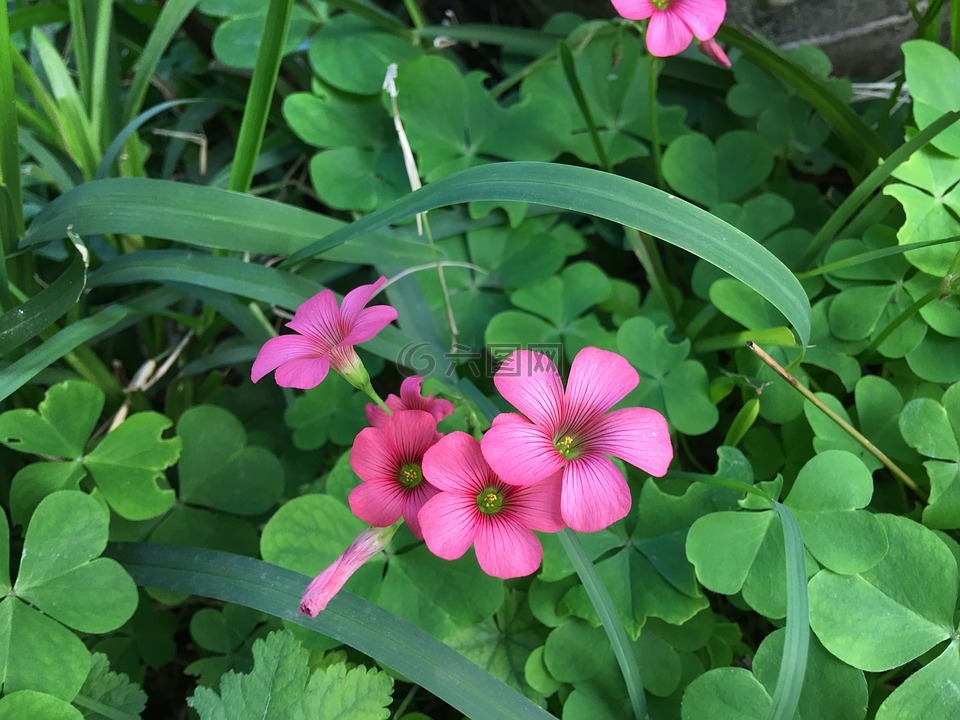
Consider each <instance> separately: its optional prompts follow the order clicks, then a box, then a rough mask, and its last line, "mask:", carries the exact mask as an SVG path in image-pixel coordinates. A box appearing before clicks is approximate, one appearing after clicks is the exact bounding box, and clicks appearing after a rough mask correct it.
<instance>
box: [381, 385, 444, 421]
mask: <svg viewBox="0 0 960 720" xmlns="http://www.w3.org/2000/svg"><path fill="white" fill-rule="evenodd" d="M422 383H423V378H422V377H420V376H419V375H411V376H410V377H408V378H406V379H404V381H403V382H402V383H400V397H397V396H396V395H394V394H393V393H390V394H389V395H387V400H386V403H387V407H388V408H390V409H391V410H392V411H393V412H399V411H400V410H423V411H425V412H428V413H430V414H431V415H433V419H434V420H435V421H436V422H440V421H441V420H443V419H444V418H445V417H446V416H447V415H450V414H451V413H452V412H453V403H452V402H450V401H449V400H444V399H442V398H434V397H433V395H427V396H424V395H421V394H420V385H421V384H422ZM366 411H367V422H369V423H370V424H371V425H373V426H374V427H383V423H384V421H385V420H386V419H387V417H388V415H387V413H386V412H385V411H384V410H383V408H381V407H379V406H377V405H374V404H373V403H370V404H369V405H367V408H366Z"/></svg>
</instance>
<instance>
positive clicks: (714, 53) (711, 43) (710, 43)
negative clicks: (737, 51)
mask: <svg viewBox="0 0 960 720" xmlns="http://www.w3.org/2000/svg"><path fill="white" fill-rule="evenodd" d="M697 49H698V50H700V52H702V53H703V54H704V55H706V56H707V57H708V58H710V59H711V60H713V61H714V62H715V63H717V65H723V66H724V67H730V58H728V57H727V54H726V53H725V52H724V51H723V48H722V47H720V46H719V45H718V44H717V41H716V40H704V41H703V42H700V43H698V44H697Z"/></svg>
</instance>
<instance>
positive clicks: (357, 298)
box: [340, 277, 396, 339]
mask: <svg viewBox="0 0 960 720" xmlns="http://www.w3.org/2000/svg"><path fill="white" fill-rule="evenodd" d="M386 284H387V279H386V278H385V277H381V278H380V279H379V280H377V281H376V282H373V283H371V284H370V285H360V286H359V287H355V288H354V289H353V290H351V291H350V292H348V293H347V294H346V295H344V297H343V302H342V303H340V318H341V319H342V320H343V326H344V327H346V328H350V327H351V326H353V324H354V323H355V322H356V321H357V318H358V317H359V315H360V311H361V310H363V309H364V308H365V307H366V306H367V303H368V302H370V299H371V298H372V297H373V296H374V295H376V294H377V293H378V292H380V288H382V287H383V286H384V285H386ZM394 312H396V311H394ZM371 337H373V336H372V335H371ZM368 339H369V338H368Z"/></svg>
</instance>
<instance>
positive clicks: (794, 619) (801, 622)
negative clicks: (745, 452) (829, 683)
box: [770, 502, 810, 720]
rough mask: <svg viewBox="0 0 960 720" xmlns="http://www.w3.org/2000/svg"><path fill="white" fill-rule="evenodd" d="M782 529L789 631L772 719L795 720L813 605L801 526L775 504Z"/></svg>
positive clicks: (807, 650) (805, 662)
mask: <svg viewBox="0 0 960 720" xmlns="http://www.w3.org/2000/svg"><path fill="white" fill-rule="evenodd" d="M774 508H775V509H776V511H777V514H778V515H779V516H780V524H781V526H782V528H783V546H784V551H785V555H786V570H787V634H786V637H785V638H784V641H783V658H782V659H781V660H780V672H779V674H778V675H777V688H776V690H775V691H774V693H773V709H772V710H771V711H770V720H793V717H794V715H795V714H796V712H797V705H798V704H799V703H800V692H801V691H802V690H803V678H804V675H805V674H806V672H807V656H808V653H809V650H810V608H809V603H808V598H807V570H806V564H805V562H804V558H803V540H802V538H801V537H800V526H799V525H798V524H797V519H796V518H795V517H794V516H793V513H792V512H790V509H789V508H788V507H786V506H785V505H782V504H781V503H778V502H777V503H774Z"/></svg>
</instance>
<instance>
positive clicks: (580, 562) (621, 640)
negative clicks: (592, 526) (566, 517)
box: [557, 528, 648, 720]
mask: <svg viewBox="0 0 960 720" xmlns="http://www.w3.org/2000/svg"><path fill="white" fill-rule="evenodd" d="M557 537H559V538H560V542H561V544H562V545H563V549H564V550H566V552H567V555H568V556H569V557H570V561H571V562H572V563H573V567H574V569H576V571H577V575H578V576H579V578H580V581H581V582H582V583H583V587H584V589H585V590H586V591H587V596H588V597H589V598H590V602H591V603H593V607H594V608H596V610H597V615H599V616H600V623H601V624H602V625H603V629H604V631H605V632H606V633H607V638H608V639H609V640H610V645H611V647H612V648H613V654H614V655H615V656H616V658H617V664H618V665H619V666H620V672H621V673H622V674H623V681H624V682H625V683H626V685H627V693H628V694H629V696H630V705H631V706H632V707H633V715H634V718H635V719H636V720H645V718H647V717H648V716H647V699H646V696H645V695H644V693H643V681H642V680H641V678H640V667H639V665H637V658H636V656H635V655H634V654H633V647H632V646H631V644H630V639H629V638H628V637H627V631H626V630H624V628H623V623H622V622H620V618H619V617H618V616H617V610H616V608H615V607H614V606H613V600H612V599H611V598H610V593H608V592H607V587H606V586H605V585H604V584H603V581H602V580H601V579H600V576H599V575H598V574H597V569H596V568H595V567H594V565H593V563H592V562H591V561H590V558H589V557H587V553H586V551H585V550H584V549H583V544H582V543H581V542H580V538H579V537H577V535H576V533H574V532H573V530H570V529H569V528H565V529H563V530H561V531H560V532H559V533H557Z"/></svg>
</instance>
